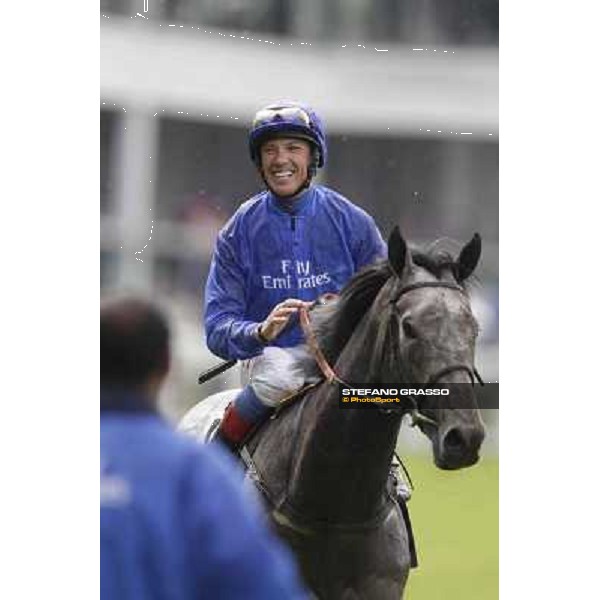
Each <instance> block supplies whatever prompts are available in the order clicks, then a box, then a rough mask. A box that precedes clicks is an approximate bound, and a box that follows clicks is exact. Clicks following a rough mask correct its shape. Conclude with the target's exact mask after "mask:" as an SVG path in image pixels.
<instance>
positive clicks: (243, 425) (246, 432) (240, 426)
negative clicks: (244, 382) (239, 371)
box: [212, 386, 271, 457]
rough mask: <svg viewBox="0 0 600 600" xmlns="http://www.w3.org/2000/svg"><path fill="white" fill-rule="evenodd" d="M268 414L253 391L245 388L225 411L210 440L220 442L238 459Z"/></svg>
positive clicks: (268, 411) (266, 408)
mask: <svg viewBox="0 0 600 600" xmlns="http://www.w3.org/2000/svg"><path fill="white" fill-rule="evenodd" d="M270 412H271V409H270V408H269V407H267V406H265V405H264V404H263V403H262V402H261V401H260V400H259V398H258V397H257V396H256V394H255V393H254V390H253V389H252V388H251V387H250V386H246V387H245V388H244V389H243V390H242V391H241V393H240V394H239V396H238V397H237V398H236V399H235V400H234V401H233V402H232V403H231V404H229V405H228V406H227V408H226V409H225V413H224V414H223V419H222V420H221V422H220V423H219V427H218V429H217V431H216V432H215V434H214V436H213V438H212V440H216V441H219V442H221V443H222V444H223V445H224V446H225V447H226V448H227V449H229V451H230V452H231V453H232V454H233V455H234V457H239V451H240V449H241V448H242V447H243V446H244V444H245V443H246V441H247V440H248V439H249V438H250V437H251V435H252V434H253V433H254V431H255V430H256V428H257V427H258V426H259V425H260V424H261V423H262V422H263V420H264V418H265V417H266V416H267V415H268V414H269V413H270Z"/></svg>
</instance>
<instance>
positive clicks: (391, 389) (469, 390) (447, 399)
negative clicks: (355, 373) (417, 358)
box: [338, 383, 499, 410]
mask: <svg viewBox="0 0 600 600" xmlns="http://www.w3.org/2000/svg"><path fill="white" fill-rule="evenodd" d="M338 390H339V405H340V407H341V408H345V409H348V408H349V409H354V408H367V409H370V408H386V409H394V408H396V409H398V410H406V409H410V408H413V407H414V406H415V404H418V405H421V404H423V405H425V404H426V405H428V406H431V407H432V408H473V407H474V403H476V405H477V406H478V407H479V408H486V409H488V408H490V409H497V408H498V396H499V393H498V392H499V387H498V383H485V384H484V385H483V386H479V385H478V386H474V385H472V384H470V383H448V384H435V385H423V384H410V385H406V384H389V383H388V384H385V385H375V384H373V383H371V384H362V383H361V384H354V387H349V386H347V385H342V384H339V385H338Z"/></svg>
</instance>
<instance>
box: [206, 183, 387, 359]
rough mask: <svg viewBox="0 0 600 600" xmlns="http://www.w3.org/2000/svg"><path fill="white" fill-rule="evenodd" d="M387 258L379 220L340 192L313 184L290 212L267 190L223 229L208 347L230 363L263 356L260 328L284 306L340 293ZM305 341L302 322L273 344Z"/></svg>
mask: <svg viewBox="0 0 600 600" xmlns="http://www.w3.org/2000/svg"><path fill="white" fill-rule="evenodd" d="M385 256H386V245H385V242H384V241H383V239H382V237H381V234H380V233H379V230H378V229H377V226H376V225H375V222H374V221H373V218H372V217H370V216H369V215H368V214H367V213H366V212H365V211H364V210H362V209H361V208H359V207H358V206H356V205H354V204H352V203H351V202H350V201H349V200H347V199H346V198H344V197H343V196H341V195H340V194H338V193H337V192H335V191H333V190H330V189H328V188H326V187H323V186H320V185H313V186H311V187H310V188H309V189H308V190H307V191H306V192H305V193H304V195H303V196H302V197H301V198H299V199H298V200H296V201H294V202H293V204H292V206H291V208H289V209H288V210H285V209H284V207H283V204H282V203H281V201H280V200H279V199H278V198H277V197H276V196H274V195H273V194H272V193H271V192H267V191H265V192H261V193H260V194H258V195H256V196H254V197H253V198H251V199H250V200H248V201H246V202H244V204H242V205H241V206H240V208H239V209H238V210H237V211H236V213H235V214H234V215H233V217H232V218H231V219H230V220H229V222H228V223H227V224H226V225H225V227H224V228H223V229H222V230H221V231H220V232H219V236H218V238H217V243H216V248H215V252H214V255H213V258H212V262H211V266H210V272H209V275H208V280H207V283H206V288H205V301H204V325H205V329H206V341H207V345H208V347H209V348H210V350H211V351H212V352H213V353H214V354H216V355H218V356H220V357H221V358H226V359H228V360H231V359H244V358H251V357H252V356H256V355H257V354H260V353H261V351H262V349H263V345H262V344H261V342H260V341H259V340H258V339H257V337H256V332H257V329H258V325H259V324H260V323H261V322H262V321H263V320H264V319H265V318H266V317H267V316H268V314H269V312H270V311H271V309H272V308H273V307H274V306H275V305H276V304H277V303H279V302H281V301H282V300H285V299H286V298H299V299H301V300H307V301H311V300H316V299H317V298H318V297H319V296H320V295H321V294H324V293H325V292H334V293H337V292H339V291H340V290H341V288H342V287H343V286H344V285H345V284H346V283H347V281H348V280H349V279H350V278H351V277H352V275H354V274H355V273H356V272H357V271H359V270H360V269H361V268H362V267H364V266H366V265H369V264H371V263H373V262H374V261H375V260H377V259H378V258H384V257H385ZM301 342H302V331H301V329H300V327H299V326H298V324H297V321H296V322H295V323H294V325H293V326H291V327H289V328H287V329H286V330H285V331H284V332H283V333H282V334H281V335H280V336H279V337H277V338H276V339H275V340H274V341H273V342H271V343H272V344H274V345H277V346H282V347H287V346H295V345H297V344H299V343H301Z"/></svg>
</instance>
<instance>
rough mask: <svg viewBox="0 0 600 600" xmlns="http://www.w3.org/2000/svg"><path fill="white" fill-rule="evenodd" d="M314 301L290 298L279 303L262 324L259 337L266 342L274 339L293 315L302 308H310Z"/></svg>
mask: <svg viewBox="0 0 600 600" xmlns="http://www.w3.org/2000/svg"><path fill="white" fill-rule="evenodd" d="M311 304H312V302H304V301H303V300H298V299H296V298H288V299H287V300H284V301H283V302H280V303H279V304H277V305H276V306H275V307H274V308H273V310H272V311H271V312H270V313H269V316H268V317H267V318H266V319H265V320H264V321H263V322H262V323H261V324H260V327H259V329H258V332H259V337H261V338H262V339H263V340H265V341H266V342H270V341H272V340H274V339H275V338H276V337H277V336H278V335H279V334H280V333H281V332H282V331H283V329H284V328H285V326H286V325H287V324H288V322H289V320H290V319H291V317H292V315H293V314H295V313H297V312H298V309H300V308H309V307H310V306H311Z"/></svg>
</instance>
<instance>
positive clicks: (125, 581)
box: [100, 299, 306, 600]
mask: <svg viewBox="0 0 600 600" xmlns="http://www.w3.org/2000/svg"><path fill="white" fill-rule="evenodd" d="M169 363H170V350H169V329H168V326H167V323H166V321H165V319H164V318H163V316H162V315H161V313H160V312H158V311H157V310H156V309H155V308H154V307H153V306H151V305H150V304H148V303H146V302H143V301H140V300H135V299H124V300H119V301H112V302H109V303H103V305H102V306H101V310H100V386H101V392H100V416H101V419H100V428H101V429H100V458H101V467H100V469H101V471H100V532H101V533H100V547H101V579H100V581H101V597H102V598H103V599H104V600H121V599H140V600H142V599H144V600H145V599H149V598H153V599H157V600H158V599H163V598H177V599H178V600H185V599H186V598H189V599H190V600H191V599H192V598H193V599H194V600H198V599H200V598H206V599H210V600H212V599H214V598H220V599H223V600H229V599H240V600H241V599H244V600H248V599H256V600H259V599H260V600H268V599H273V600H281V599H286V598H293V599H299V598H306V595H305V594H304V593H303V592H302V590H301V585H300V583H299V580H298V575H297V573H296V570H295V567H294V565H293V563H292V562H291V558H290V557H289V555H288V554H287V551H286V550H284V549H283V548H282V547H280V544H279V542H278V541H276V540H275V539H274V537H272V536H271V535H270V534H269V533H268V532H267V531H266V529H265V528H264V525H263V524H262V523H260V522H259V518H260V517H259V513H258V503H257V500H256V499H253V498H252V497H251V496H249V495H248V496H246V495H245V493H244V492H242V482H241V477H240V479H239V480H237V479H236V475H237V476H240V475H241V474H240V473H239V472H238V471H237V470H235V469H232V466H233V461H231V458H230V457H229V456H227V453H225V452H223V451H222V450H221V449H220V448H217V447H214V446H212V447H211V446H201V445H199V444H197V443H194V442H192V441H190V440H188V439H184V438H182V437H179V435H178V434H176V433H175V432H173V431H172V430H171V428H170V427H169V426H168V425H167V423H166V422H165V421H163V420H162V419H161V417H160V416H159V414H158V412H157V398H158V394H159V391H160V388H161V386H162V384H163V382H164V380H165V377H166V375H167V372H168V370H169ZM254 502H256V504H254Z"/></svg>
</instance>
